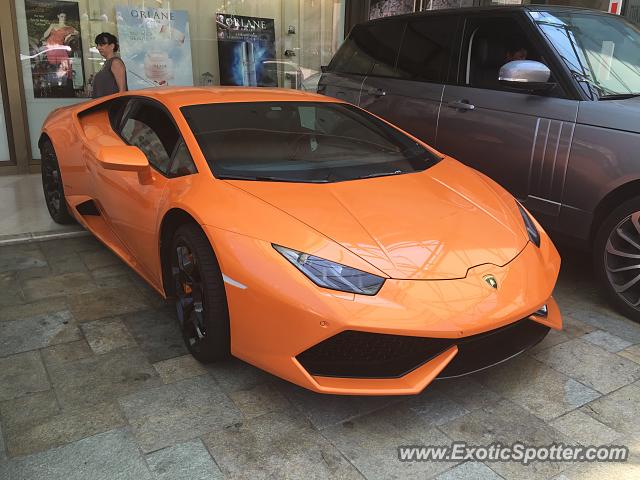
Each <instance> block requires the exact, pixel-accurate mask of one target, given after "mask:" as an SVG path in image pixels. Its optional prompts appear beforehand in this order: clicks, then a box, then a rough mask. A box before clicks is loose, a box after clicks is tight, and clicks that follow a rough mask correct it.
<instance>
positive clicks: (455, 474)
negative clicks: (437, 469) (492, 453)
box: [436, 462, 502, 480]
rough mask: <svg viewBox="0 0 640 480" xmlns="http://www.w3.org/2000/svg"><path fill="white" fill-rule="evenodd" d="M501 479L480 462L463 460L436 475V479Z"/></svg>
mask: <svg viewBox="0 0 640 480" xmlns="http://www.w3.org/2000/svg"><path fill="white" fill-rule="evenodd" d="M479 478H481V479H482V480H501V479H502V477H501V476H500V475H498V474H497V473H496V472H494V471H493V470H491V468H489V467H488V466H486V465H485V464H484V463H481V462H464V463H462V464H460V465H456V466H455V467H453V468H452V469H451V470H447V471H446V472H444V473H441V474H440V475H438V476H437V477H436V480H478V479H479Z"/></svg>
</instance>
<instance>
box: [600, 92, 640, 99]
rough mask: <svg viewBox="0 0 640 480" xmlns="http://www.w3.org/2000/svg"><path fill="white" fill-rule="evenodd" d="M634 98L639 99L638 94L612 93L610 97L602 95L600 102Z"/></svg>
mask: <svg viewBox="0 0 640 480" xmlns="http://www.w3.org/2000/svg"><path fill="white" fill-rule="evenodd" d="M635 97H640V93H612V94H611V95H602V96H601V97H600V100H626V99H627V98H635Z"/></svg>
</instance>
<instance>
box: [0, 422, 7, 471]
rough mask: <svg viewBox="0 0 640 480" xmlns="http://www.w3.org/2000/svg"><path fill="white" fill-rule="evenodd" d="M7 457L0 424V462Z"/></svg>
mask: <svg viewBox="0 0 640 480" xmlns="http://www.w3.org/2000/svg"><path fill="white" fill-rule="evenodd" d="M6 459H7V450H6V449H5V446H4V436H3V434H2V425H0V464H2V463H3V462H4V461H5V460H6Z"/></svg>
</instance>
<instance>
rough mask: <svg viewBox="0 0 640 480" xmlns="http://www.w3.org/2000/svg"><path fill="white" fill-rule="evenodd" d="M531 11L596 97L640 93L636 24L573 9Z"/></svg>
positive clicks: (639, 38)
mask: <svg viewBox="0 0 640 480" xmlns="http://www.w3.org/2000/svg"><path fill="white" fill-rule="evenodd" d="M530 15H531V17H532V18H533V20H534V21H535V22H536V23H537V24H538V26H539V27H540V29H541V30H542V32H543V33H544V34H545V35H546V37H547V38H548V40H549V42H550V43H551V45H553V47H555V49H556V50H557V51H558V53H559V55H560V57H561V58H562V60H563V61H564V62H565V63H566V65H567V67H569V70H571V73H572V74H573V75H574V77H575V79H576V80H577V81H578V82H579V83H580V85H581V86H582V88H583V89H584V90H585V92H587V93H588V94H589V95H590V96H591V97H592V98H600V99H606V98H616V97H628V96H634V95H640V30H638V29H637V28H636V27H635V26H634V25H632V24H631V23H629V22H627V21H626V20H624V19H623V18H620V17H618V16H615V15H602V14H596V13H589V12H580V11H571V10H568V11H532V12H530Z"/></svg>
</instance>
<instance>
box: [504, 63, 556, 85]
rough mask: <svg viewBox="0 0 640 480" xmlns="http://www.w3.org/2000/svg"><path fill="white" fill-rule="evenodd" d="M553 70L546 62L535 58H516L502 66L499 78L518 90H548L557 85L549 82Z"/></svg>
mask: <svg viewBox="0 0 640 480" xmlns="http://www.w3.org/2000/svg"><path fill="white" fill-rule="evenodd" d="M549 77H551V70H549V67H547V66H546V65H545V64H544V63H540V62H534V61H533V60H514V61H512V62H508V63H505V64H504V65H503V66H502V67H501V68H500V73H499V74H498V80H500V82H502V83H503V84H504V85H506V86H509V87H511V88H515V89H518V90H529V91H536V90H547V89H549V88H551V87H553V86H554V85H555V83H553V82H549Z"/></svg>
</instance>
